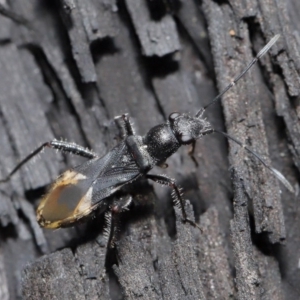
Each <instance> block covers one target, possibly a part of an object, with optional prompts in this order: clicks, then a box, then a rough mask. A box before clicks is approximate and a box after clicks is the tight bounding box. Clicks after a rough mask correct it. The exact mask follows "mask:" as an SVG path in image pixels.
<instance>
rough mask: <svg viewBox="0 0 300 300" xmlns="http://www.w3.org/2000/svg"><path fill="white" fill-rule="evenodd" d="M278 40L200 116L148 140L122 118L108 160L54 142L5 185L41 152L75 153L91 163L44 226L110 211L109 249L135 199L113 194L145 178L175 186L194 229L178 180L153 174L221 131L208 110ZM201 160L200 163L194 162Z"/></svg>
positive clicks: (46, 210)
mask: <svg viewBox="0 0 300 300" xmlns="http://www.w3.org/2000/svg"><path fill="white" fill-rule="evenodd" d="M278 38H279V35H276V36H274V37H273V38H272V39H271V40H270V42H269V43H268V44H267V45H266V46H265V47H264V48H263V49H262V50H261V51H260V52H259V53H258V54H257V56H256V57H255V58H254V59H253V60H252V61H251V63H250V64H249V65H248V66H247V67H246V68H245V70H244V71H243V72H241V74H239V75H238V76H237V77H236V78H235V79H234V80H233V81H232V82H231V83H230V84H229V85H228V86H227V87H226V88H225V89H224V90H223V91H222V92H221V93H220V94H219V95H218V96H217V97H216V98H215V99H214V100H213V101H212V102H210V103H209V104H208V105H207V106H206V107H204V108H202V109H200V110H199V111H198V112H197V113H196V115H195V117H192V116H190V115H189V114H186V113H178V112H173V113H171V114H170V116H169V118H168V120H167V122H165V123H163V124H160V125H157V126H155V127H153V128H151V129H150V130H149V132H148V133H147V134H146V135H145V136H139V135H136V134H134V130H133V128H132V125H131V123H130V119H129V116H128V115H127V114H124V115H122V116H121V117H119V118H121V120H122V123H123V127H124V132H125V135H124V139H123V140H122V141H121V142H120V143H119V144H118V145H117V146H115V147H114V148H113V149H112V150H110V151H109V152H108V153H107V154H106V155H104V156H103V157H100V158H99V157H98V156H97V155H96V154H95V153H93V152H92V151H89V150H87V149H85V148H83V147H81V146H79V145H76V144H74V143H67V142H64V141H58V140H53V141H51V142H47V143H44V144H43V145H41V146H40V147H39V148H37V149H36V150H35V151H33V152H32V153H31V154H30V155H28V156H27V157H26V158H25V159H24V160H22V161H21V162H20V163H19V164H18V165H17V166H16V167H15V168H14V169H13V170H12V171H11V173H10V174H9V175H8V176H7V177H6V178H5V179H3V180H1V181H0V182H5V181H8V180H9V179H10V178H11V176H12V175H13V174H14V173H15V172H16V171H17V170H18V169H20V168H21V167H22V166H23V165H24V164H25V163H27V162H28V161H29V160H30V159H31V158H33V157H34V156H35V155H37V154H38V153H39V152H41V151H42V150H43V149H44V148H45V147H49V148H54V149H57V150H60V151H64V152H69V153H73V154H76V155H80V156H83V157H86V158H88V159H89V160H88V161H87V162H85V163H83V164H82V165H79V166H77V167H75V168H73V169H70V170H67V171H66V172H64V173H63V174H62V175H61V176H60V177H58V179H57V180H56V181H55V182H54V183H53V185H52V187H51V188H50V190H49V192H48V193H47V194H46V195H45V196H44V197H43V199H42V201H41V203H40V205H39V206H38V209H37V221H38V223H39V224H40V225H41V226H42V227H46V228H59V227H66V226H70V225H72V224H74V223H75V222H77V221H78V220H80V219H82V218H84V217H86V216H89V215H90V214H91V213H92V212H93V211H94V210H95V209H100V211H105V210H107V209H108V208H109V212H110V213H109V216H110V221H111V222H110V228H109V231H110V237H109V247H111V246H112V245H113V240H114V235H115V228H114V224H115V220H116V219H117V217H118V215H119V214H120V213H121V212H122V211H123V210H126V209H127V208H128V207H129V205H130V203H131V201H132V198H131V197H129V198H123V199H121V200H119V201H113V202H112V200H111V197H109V196H111V195H112V194H114V193H115V192H116V191H118V190H120V189H121V188H122V187H124V186H125V185H128V184H130V183H131V182H133V181H134V180H137V179H138V178H140V177H142V176H144V177H146V178H148V179H151V180H153V181H154V182H157V183H160V184H162V185H167V186H170V187H171V188H172V189H173V198H174V203H175V205H178V206H179V207H180V209H181V211H182V220H183V221H184V222H188V223H190V224H192V225H194V226H197V225H196V224H195V223H194V222H193V221H191V220H189V219H188V218H187V215H186V212H185V205H184V199H183V197H182V193H181V190H180V188H179V187H178V185H177V183H176V181H175V180H174V179H171V178H169V177H167V176H165V175H152V174H148V172H149V171H150V170H151V169H152V168H153V167H154V166H155V165H158V166H162V165H164V164H165V161H166V160H167V158H168V157H170V156H171V155H172V154H173V153H175V152H176V151H177V150H178V149H179V147H181V146H182V145H189V144H191V145H192V151H190V155H191V157H192V158H193V151H194V147H195V143H196V141H197V140H198V139H199V138H201V137H202V136H204V135H207V134H211V133H214V132H219V131H217V130H215V129H214V128H212V126H211V124H210V123H209V122H208V121H207V120H206V119H205V118H204V117H203V114H204V112H205V110H206V108H207V107H209V106H210V105H211V104H213V103H214V102H216V101H217V100H218V99H220V98H221V97H222V96H223V95H224V93H226V92H227V91H228V90H229V89H230V88H231V87H232V86H234V84H235V83H236V82H237V81H239V80H240V78H241V77H242V76H243V75H244V74H245V73H246V72H247V71H248V70H249V69H250V68H251V67H252V66H253V65H254V64H255V63H256V62H257V61H258V59H259V58H260V57H262V56H263V55H264V54H265V53H266V52H267V51H268V50H269V49H270V48H271V47H272V46H273V45H274V43H275V42H276V41H277V40H278ZM219 133H222V134H223V135H225V136H226V137H227V138H228V139H231V140H233V141H234V142H236V143H237V144H239V145H240V146H242V147H244V148H245V149H246V150H247V151H249V152H250V153H252V154H253V155H254V156H255V157H257V159H259V160H260V161H261V163H263V165H264V166H265V167H266V168H268V169H269V170H270V171H271V172H272V173H273V174H274V175H275V176H276V177H277V178H278V179H279V180H280V181H281V182H282V183H283V184H284V185H285V186H286V187H287V188H288V189H289V190H291V191H292V190H293V188H292V186H291V185H290V183H289V182H288V181H287V180H286V179H285V177H284V176H283V175H282V174H281V173H280V172H279V171H277V170H275V169H273V168H272V167H270V166H269V165H267V164H266V163H265V162H264V161H263V160H262V159H261V157H260V156H259V155H258V154H256V153H255V152H254V151H253V150H251V149H250V148H248V147H247V146H245V145H243V144H242V143H241V142H240V141H238V140H236V139H235V138H233V137H232V136H229V135H228V134H226V133H223V132H219ZM194 161H195V159H194Z"/></svg>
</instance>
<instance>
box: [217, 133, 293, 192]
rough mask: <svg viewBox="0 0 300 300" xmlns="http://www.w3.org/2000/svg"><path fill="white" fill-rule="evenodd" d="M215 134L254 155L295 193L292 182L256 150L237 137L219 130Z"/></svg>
mask: <svg viewBox="0 0 300 300" xmlns="http://www.w3.org/2000/svg"><path fill="white" fill-rule="evenodd" d="M213 131H214V132H217V133H220V134H222V135H224V136H225V137H226V138H227V139H229V140H231V141H233V142H235V143H236V144H238V145H240V146H241V147H242V148H244V149H246V150H247V151H248V152H250V153H251V154H252V155H254V156H255V157H256V158H257V159H258V160H259V161H260V162H261V163H262V164H263V165H264V166H265V167H266V168H267V169H269V170H270V171H271V172H272V173H273V174H274V176H275V177H276V178H277V179H278V180H279V181H280V182H281V183H282V184H283V185H284V186H285V187H286V188H287V189H288V190H289V191H290V192H291V193H294V188H293V187H292V185H291V184H290V182H289V181H288V180H287V179H286V178H285V177H284V175H283V174H282V173H280V172H279V171H278V170H276V169H274V168H273V167H271V166H270V165H268V164H267V163H266V162H265V161H264V160H263V159H262V158H261V157H260V156H259V155H258V154H257V153H256V152H255V151H254V150H252V149H251V148H249V147H248V146H246V145H245V144H243V143H242V142H241V141H239V140H237V139H236V138H235V137H233V136H231V135H229V134H227V133H225V132H223V131H219V130H217V129H214V130H213Z"/></svg>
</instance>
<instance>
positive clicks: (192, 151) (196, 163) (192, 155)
mask: <svg viewBox="0 0 300 300" xmlns="http://www.w3.org/2000/svg"><path fill="white" fill-rule="evenodd" d="M195 147H196V141H194V142H193V143H192V145H191V148H190V150H189V152H188V155H189V156H190V158H191V159H192V161H193V162H194V164H195V165H196V167H198V166H199V164H198V162H197V159H196V157H195V156H194V153H195Z"/></svg>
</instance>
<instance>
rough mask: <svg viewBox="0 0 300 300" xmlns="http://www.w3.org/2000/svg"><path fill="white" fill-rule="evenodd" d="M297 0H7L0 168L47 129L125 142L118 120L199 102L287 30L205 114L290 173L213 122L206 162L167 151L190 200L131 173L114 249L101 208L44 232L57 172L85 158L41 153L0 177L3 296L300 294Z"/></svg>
mask: <svg viewBox="0 0 300 300" xmlns="http://www.w3.org/2000/svg"><path fill="white" fill-rule="evenodd" d="M298 2H299V1H298V0H289V1H284V0H271V1H264V0H256V1H255V0H242V1H237V0H228V1H213V0H203V1H200V0H186V1H183V0H152V1H150V0H149V1H148V0H141V1H135V0H125V1H121V0H120V1H116V0H111V1H107V0H98V1H96V0H87V1H79V0H56V1H38V0H30V1H22V0H18V1H2V2H1V4H0V152H1V155H0V175H1V176H0V177H1V178H2V177H5V176H6V174H8V172H9V171H10V170H11V169H12V168H13V167H14V166H15V165H16V163H17V162H18V161H19V160H20V159H22V158H23V157H24V156H26V155H27V154H28V153H30V152H31V151H32V150H33V149H35V148H36V147H38V146H40V145H41V144H42V143H44V142H46V141H50V140H52V139H53V138H57V139H64V140H65V139H66V140H68V141H74V142H76V143H78V144H81V145H83V146H85V147H88V148H91V149H92V150H94V151H95V152H96V153H98V154H99V155H100V156H102V155H104V154H105V153H106V152H107V151H109V149H110V148H112V147H113V146H114V145H115V144H116V143H117V142H118V130H117V127H116V125H115V123H114V121H113V118H114V117H115V116H117V115H120V114H122V113H129V115H130V116H131V117H132V118H133V121H134V127H135V129H136V132H137V133H138V134H141V135H143V134H145V133H146V132H147V130H149V129H150V128H151V127H153V126H155V125H157V124H159V123H162V122H164V121H165V120H166V119H167V118H168V115H169V114H170V113H172V112H174V111H178V112H190V113H192V114H195V113H196V112H197V111H198V109H199V108H200V107H203V106H204V105H205V104H207V103H209V101H211V100H212V99H213V98H214V96H215V95H216V94H217V93H218V91H219V90H221V89H222V88H224V87H225V86H226V85H227V84H228V83H229V82H230V81H231V80H232V79H233V78H234V76H235V75H237V74H238V73H239V72H240V71H241V70H242V69H243V68H244V67H245V66H246V64H247V63H248V62H249V61H250V60H251V59H252V58H253V57H254V56H255V54H256V53H258V51H259V50H260V49H261V48H262V47H263V46H264V45H265V44H266V42H267V41H269V40H270V39H271V38H272V37H273V36H274V35H275V34H278V33H279V34H280V35H281V37H280V39H279V40H278V42H277V43H276V44H275V45H274V46H273V47H272V48H271V49H270V51H269V53H268V54H267V55H265V56H264V57H263V58H262V59H261V60H260V61H259V63H258V64H257V65H256V66H255V67H253V68H252V69H251V70H250V71H249V72H248V73H247V74H246V75H245V77H244V78H243V79H242V80H241V81H240V82H239V83H238V84H237V85H236V86H235V87H233V88H232V89H231V90H230V91H229V92H228V93H226V94H225V95H224V97H223V98H222V101H221V103H216V104H215V105H213V106H212V107H210V108H209V109H208V111H207V118H208V120H210V122H211V123H212V124H213V126H214V127H215V128H217V129H219V130H223V131H226V132H228V133H229V134H231V135H233V136H235V137H236V138H237V139H239V140H240V141H242V142H243V143H244V144H246V145H248V146H249V147H251V148H252V149H254V150H255V151H256V152H257V153H259V155H260V156H262V157H263V159H264V160H265V161H266V162H268V163H269V164H271V165H272V166H274V167H275V168H276V169H278V170H279V171H280V172H282V173H283V174H284V175H285V176H286V177H287V178H288V179H289V180H290V182H291V183H292V184H293V185H295V190H296V193H295V194H292V193H290V192H289V191H287V190H286V189H285V187H284V186H282V185H281V184H280V183H278V181H277V180H276V179H275V178H274V177H273V176H272V174H270V172H269V171H268V170H267V169H266V168H264V167H263V166H262V165H261V164H260V163H259V162H258V161H257V159H255V157H253V156H251V155H249V153H247V152H246V151H245V150H244V149H242V148H241V147H239V146H238V145H236V144H234V143H232V142H229V143H228V142H227V141H226V140H225V139H224V138H223V137H221V136H217V134H214V135H209V136H206V137H204V138H203V139H201V140H199V141H198V142H197V145H196V149H195V156H196V158H197V161H198V164H199V166H198V167H196V166H195V164H194V163H193V161H192V160H191V159H190V157H189V156H188V155H187V152H188V149H187V148H183V149H180V150H179V151H178V152H177V153H175V154H174V155H173V156H172V157H171V158H170V159H169V160H168V168H167V169H165V170H162V169H161V168H154V169H153V170H152V171H151V172H152V173H154V174H156V173H157V174H161V173H164V174H168V175H169V176H170V177H172V178H176V180H178V182H179V184H180V186H181V187H182V188H183V191H184V198H185V199H188V200H189V201H187V212H188V215H189V217H190V218H191V219H193V218H195V220H196V222H197V223H198V224H199V226H200V227H201V229H202V230H199V228H194V227H192V226H190V225H189V224H184V223H182V222H181V213H180V211H178V210H177V209H175V210H174V209H173V207H172V199H171V191H170V190H169V189H168V188H164V187H161V186H157V185H154V186H153V187H152V186H151V185H149V184H148V183H147V182H143V181H142V182H136V183H135V184H134V186H133V190H134V200H135V206H134V208H133V209H132V211H130V212H126V213H124V216H123V218H122V221H121V224H120V233H119V241H118V242H117V245H116V249H115V250H113V251H110V252H109V253H107V251H106V247H105V237H104V234H103V223H104V221H103V216H101V215H100V216H97V217H96V218H95V219H91V220H88V222H87V223H84V224H78V225H76V226H74V227H72V228H68V229H60V230H55V231H49V230H43V229H41V228H40V227H39V225H38V224H37V222H36V217H35V209H36V206H37V205H38V202H39V199H40V198H41V196H42V195H43V194H44V193H45V192H46V190H47V187H48V186H49V184H50V183H51V182H52V181H53V180H55V178H56V177H57V176H58V175H59V174H60V173H61V172H62V171H63V170H65V169H66V168H69V167H72V166H76V165H77V164H79V163H81V162H83V161H84V160H82V159H79V158H77V157H75V156H68V155H66V154H64V153H55V151H53V150H46V151H45V153H42V154H41V155H39V156H38V157H37V158H36V159H34V160H33V162H31V163H29V164H28V165H27V166H25V167H23V168H22V169H21V170H20V172H18V173H17V174H15V175H14V176H13V178H12V179H11V180H10V181H9V182H7V183H4V184H1V185H0V198H1V201H0V226H1V236H0V239H1V243H0V299H4V300H5V299H25V300H26V299H28V300H29V299H30V300H40V299H138V298H139V299H276V300H277V299H278V300H279V299H299V297H300V289H299V286H300V274H299V248H300V235H299V229H298V228H299V226H300V208H299V207H298V206H299V205H298V204H299V188H298V180H299V171H300V142H299V141H300V123H299V118H300V101H299V99H300V98H299V94H300V79H299V73H300V53H299V49H300V33H299V30H300V22H299V18H298V14H297V11H299V9H300V6H299V3H298Z"/></svg>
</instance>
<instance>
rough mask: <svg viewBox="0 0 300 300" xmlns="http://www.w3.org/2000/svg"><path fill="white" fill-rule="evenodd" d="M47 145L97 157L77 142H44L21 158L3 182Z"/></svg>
mask: <svg viewBox="0 0 300 300" xmlns="http://www.w3.org/2000/svg"><path fill="white" fill-rule="evenodd" d="M46 147H48V148H52V149H57V150H60V151H63V152H69V153H73V154H76V155H79V156H82V157H86V158H88V159H92V158H96V157H97V155H96V154H95V153H93V152H92V151H90V150H88V149H86V148H84V147H82V146H79V145H77V144H75V143H68V142H64V141H58V140H53V141H51V142H46V143H44V144H42V145H41V146H40V147H38V148H37V149H35V150H34V151H33V152H32V153H30V154H29V155H28V156H26V157H25V158H24V159H23V160H21V161H20V162H19V163H18V164H17V165H16V166H15V168H14V169H13V170H12V171H11V172H10V173H9V174H8V175H7V177H6V178H4V179H1V180H0V183H1V182H7V181H8V180H9V179H10V178H11V177H12V175H13V174H15V173H16V172H17V171H18V170H19V169H20V168H21V167H22V166H23V165H25V164H26V163H27V162H28V161H29V160H30V159H32V158H33V157H35V156H36V155H37V154H39V153H40V152H41V151H43V150H44V149H45V148H46Z"/></svg>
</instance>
